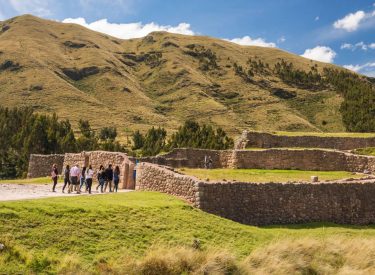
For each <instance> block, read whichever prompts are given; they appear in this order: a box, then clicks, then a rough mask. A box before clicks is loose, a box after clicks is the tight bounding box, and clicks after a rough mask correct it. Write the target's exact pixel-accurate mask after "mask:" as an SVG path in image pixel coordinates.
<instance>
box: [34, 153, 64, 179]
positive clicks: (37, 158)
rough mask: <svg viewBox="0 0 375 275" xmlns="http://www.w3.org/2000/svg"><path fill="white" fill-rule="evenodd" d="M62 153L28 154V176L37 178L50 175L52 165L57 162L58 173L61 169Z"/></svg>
mask: <svg viewBox="0 0 375 275" xmlns="http://www.w3.org/2000/svg"><path fill="white" fill-rule="evenodd" d="M63 162H64V155H36V154H33V155H30V160H29V168H28V171H27V177H28V178H39V177H45V176H50V175H51V169H52V165H53V164H54V163H55V164H57V170H58V171H59V173H61V171H62V167H63Z"/></svg>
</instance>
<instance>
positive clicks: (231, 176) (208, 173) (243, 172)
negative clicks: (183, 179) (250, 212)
mask: <svg viewBox="0 0 375 275" xmlns="http://www.w3.org/2000/svg"><path fill="white" fill-rule="evenodd" d="M178 171H180V172H181V173H183V174H186V175H190V176H195V177H197V178H199V179H202V180H206V179H209V180H213V181H214V180H216V181H221V180H228V181H233V180H235V181H240V182H287V181H310V180H311V176H318V178H319V180H320V181H325V180H338V179H344V178H360V177H362V176H363V175H362V174H354V173H351V172H345V171H302V170H266V169H190V168H182V169H179V170H178Z"/></svg>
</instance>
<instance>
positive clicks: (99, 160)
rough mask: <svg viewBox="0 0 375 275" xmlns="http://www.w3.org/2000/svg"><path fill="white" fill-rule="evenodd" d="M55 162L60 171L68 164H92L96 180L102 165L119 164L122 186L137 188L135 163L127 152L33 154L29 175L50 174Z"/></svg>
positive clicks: (81, 165)
mask: <svg viewBox="0 0 375 275" xmlns="http://www.w3.org/2000/svg"><path fill="white" fill-rule="evenodd" d="M53 163H56V164H58V170H59V172H60V173H61V172H62V171H63V167H65V166H66V165H69V166H70V167H72V166H73V165H75V164H77V165H79V167H80V168H82V167H83V166H86V167H88V165H90V164H91V166H92V168H93V170H94V171H95V175H94V181H96V172H97V170H98V169H99V167H100V165H104V167H107V166H108V164H112V165H113V166H114V167H115V166H116V165H118V166H119V167H120V187H121V188H126V189H134V188H135V182H134V178H133V170H134V167H135V164H134V162H133V161H132V160H131V159H130V158H129V157H128V156H127V155H126V154H125V153H118V152H106V151H92V152H82V153H77V154H75V153H66V154H65V155H31V156H30V161H29V170H28V177H29V178H34V177H44V176H49V175H50V173H51V167H52V164H53Z"/></svg>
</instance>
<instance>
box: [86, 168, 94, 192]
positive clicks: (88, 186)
mask: <svg viewBox="0 0 375 275" xmlns="http://www.w3.org/2000/svg"><path fill="white" fill-rule="evenodd" d="M93 176H94V170H92V167H91V165H89V168H88V169H87V170H86V190H87V191H88V192H89V194H91V186H92V177H93Z"/></svg>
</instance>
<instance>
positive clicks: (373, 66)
mask: <svg viewBox="0 0 375 275" xmlns="http://www.w3.org/2000/svg"><path fill="white" fill-rule="evenodd" d="M344 68H346V69H348V70H351V71H354V72H357V73H361V74H364V75H367V76H371V77H375V62H368V63H365V64H362V65H358V64H357V65H352V64H350V65H344Z"/></svg>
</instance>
